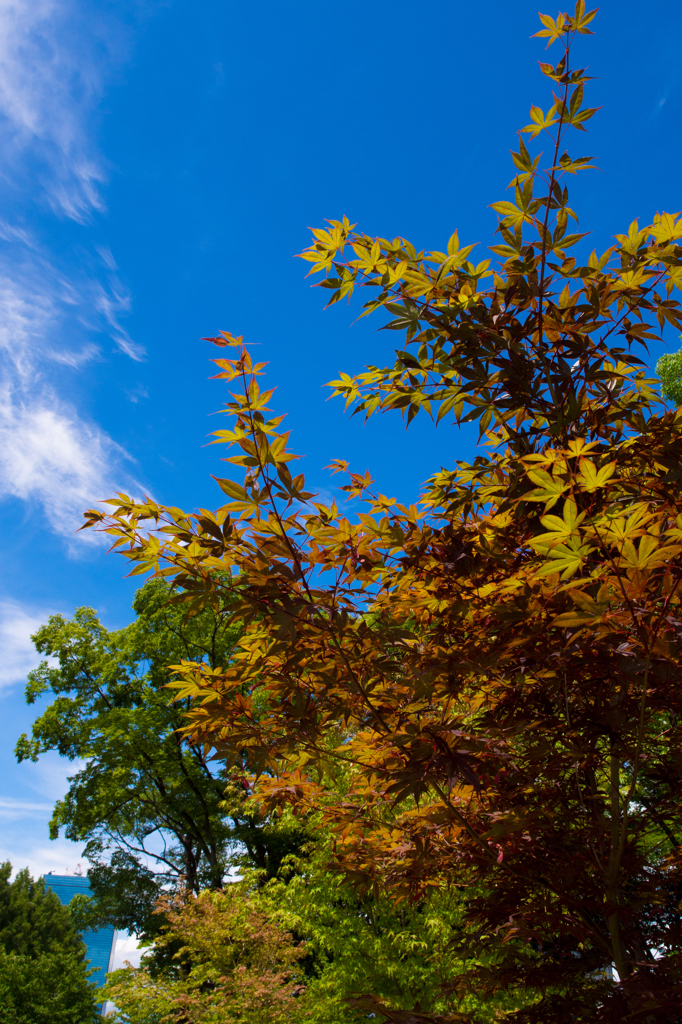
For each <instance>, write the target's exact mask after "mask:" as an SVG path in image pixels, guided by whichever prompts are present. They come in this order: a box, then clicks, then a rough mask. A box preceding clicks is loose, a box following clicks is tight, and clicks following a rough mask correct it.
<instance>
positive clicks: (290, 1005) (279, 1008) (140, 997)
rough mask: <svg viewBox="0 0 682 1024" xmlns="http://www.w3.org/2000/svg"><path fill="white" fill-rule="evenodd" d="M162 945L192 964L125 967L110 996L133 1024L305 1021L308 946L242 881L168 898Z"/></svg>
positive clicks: (282, 1023)
mask: <svg viewBox="0 0 682 1024" xmlns="http://www.w3.org/2000/svg"><path fill="white" fill-rule="evenodd" d="M158 911H159V912H160V913H162V915H163V918H164V921H165V922H166V924H165V927H164V929H163V932H162V934H161V935H160V936H159V937H158V938H157V940H156V943H157V946H160V947H163V946H168V947H170V949H171V950H173V951H174V958H175V959H176V960H177V961H180V963H181V964H182V965H184V968H185V969H184V970H180V971H176V972H169V971H165V972H159V971H150V970H149V969H148V967H147V966H146V965H145V966H143V967H142V968H141V969H139V970H134V969H132V968H127V969H126V968H124V969H123V970H121V971H117V972H115V973H114V974H113V975H111V976H110V979H109V984H108V986H107V989H106V995H107V997H108V998H109V999H111V1000H113V1001H114V1002H115V1003H116V1005H117V1006H118V1007H119V1009H120V1011H121V1013H122V1017H123V1020H125V1021H128V1022H130V1024H155V1022H156V1021H161V1020H166V1021H177V1022H178V1024H180V1022H182V1024H209V1022H211V1024H213V1022H215V1024H228V1022H233V1021H235V1022H236V1021H243V1022H244V1024H289V1022H292V1024H293V1022H295V1021H298V1020H300V1019H301V1018H300V1017H299V1014H298V1012H297V1011H298V1009H299V1006H298V1003H297V1000H296V996H297V995H299V994H301V993H302V992H303V972H302V970H301V968H300V966H299V960H300V959H301V958H302V956H303V955H304V950H303V947H302V946H301V945H300V943H298V942H296V941H295V940H294V938H293V936H292V935H291V934H290V933H289V932H287V931H286V930H285V929H284V928H282V927H281V926H279V925H278V924H277V923H276V922H275V921H273V920H272V918H271V917H269V915H268V914H267V912H266V911H265V910H264V908H263V907H262V906H261V905H260V901H259V900H258V896H257V895H256V896H254V895H252V894H251V893H249V892H248V891H247V889H246V887H245V886H244V885H243V884H242V883H234V884H233V885H231V886H229V887H228V888H227V889H225V890H224V891H223V892H209V891H205V892H203V893H201V894H200V895H199V896H193V895H190V894H187V895H186V896H185V898H184V899H178V898H176V899H175V900H172V901H171V900H168V899H163V900H162V901H161V902H160V903H159V906H158Z"/></svg>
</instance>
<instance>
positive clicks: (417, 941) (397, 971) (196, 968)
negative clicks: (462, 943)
mask: <svg viewBox="0 0 682 1024" xmlns="http://www.w3.org/2000/svg"><path fill="white" fill-rule="evenodd" d="M287 817H288V815H286V814H285V816H284V821H283V822H282V825H283V826H284V827H286V818H287ZM310 832H311V834H315V835H316V836H317V838H316V839H315V840H313V841H309V842H308V843H306V845H305V850H304V852H303V853H301V854H300V855H298V856H295V857H290V858H288V859H287V861H286V863H285V864H284V865H283V866H282V869H281V870H280V873H279V875H278V877H276V878H274V879H270V880H269V881H265V880H264V878H263V876H262V874H260V873H257V872H256V873H254V872H253V871H247V872H246V873H245V875H244V876H243V877H242V879H241V880H240V881H239V882H235V883H232V884H231V885H230V886H229V888H228V889H226V890H225V891H224V892H223V893H210V892H204V893H202V894H201V895H200V896H199V897H198V898H196V897H192V896H189V897H186V898H185V899H184V900H182V899H177V898H176V900H175V901H174V904H173V906H172V907H170V908H169V907H168V903H167V902H163V903H162V904H161V905H160V906H159V912H160V913H163V915H164V919H165V921H166V925H165V927H164V929H163V932H162V935H161V936H160V937H159V938H157V940H156V945H157V946H161V947H163V946H164V945H165V946H167V947H170V948H172V949H173V951H174V957H173V960H172V961H170V960H169V958H167V957H166V958H163V957H160V956H159V955H158V951H157V950H153V951H152V955H151V956H150V955H149V954H148V955H147V956H146V957H145V958H144V959H143V964H142V966H141V967H140V968H139V969H133V968H131V967H128V968H125V969H123V970H121V971H118V972H116V974H115V975H113V976H112V977H111V979H110V984H109V988H108V990H107V994H108V997H109V998H110V999H111V1000H113V1001H114V1002H115V1003H116V1005H117V1006H118V1007H119V1010H120V1011H121V1015H122V1019H123V1020H125V1021H130V1024H155V1022H156V1021H158V1020H159V1019H161V1018H162V1017H163V1016H164V1014H165V1015H167V1017H168V1019H169V1020H170V1021H173V1020H178V1021H180V1020H182V1021H185V1020H191V1021H192V1022H196V1024H203V1022H208V1021H216V1022H221V1024H228V1022H229V1024H231V1022H233V1021H236V1020H239V1021H244V1024H257V1022H260V1021H268V1022H269V1021H273V1022H275V1021H279V1020H284V1021H291V1022H292V1024H361V1022H362V1021H365V1020H367V1018H368V1014H370V1013H371V1012H372V1010H373V1008H374V1005H375V999H376V997H378V998H379V999H381V998H387V999H390V1000H391V1002H392V1004H393V1005H394V1006H396V1007H399V1008H404V1009H410V1010H411V1009H412V1008H413V1007H414V1006H415V1003H416V1004H417V1005H418V1006H419V1007H421V1009H422V1011H424V1012H429V1011H430V1012H438V1013H443V1012H445V1011H447V1010H453V1009H454V1008H455V1002H456V1001H458V1000H455V998H454V997H453V996H452V995H450V996H448V995H447V994H445V993H444V992H443V983H444V982H446V981H447V979H448V978H449V977H450V976H451V974H452V973H453V968H454V969H457V968H459V969H461V967H462V966H463V965H462V963H461V962H459V961H458V959H457V951H456V950H455V948H454V947H453V944H452V936H453V934H456V933H457V931H458V930H459V929H461V927H462V917H463V914H462V910H463V903H464V901H465V899H467V898H468V897H466V896H465V895H463V894H462V893H461V892H458V891H457V890H456V889H453V890H452V891H451V892H450V893H448V894H446V893H440V892H438V893H433V894H432V895H431V896H430V897H427V898H424V899H423V900H421V901H420V903H419V904H418V905H415V906H409V905H407V904H403V905H401V906H400V907H395V906H393V905H392V903H391V901H390V900H387V899H386V898H385V897H378V898H377V896H375V895H374V894H365V895H363V894H361V893H358V892H357V891H356V890H355V889H354V888H353V887H352V886H350V885H348V884H347V883H346V882H344V880H343V879H342V878H341V877H340V876H339V875H337V874H333V873H330V872H329V871H328V869H327V866H328V862H329V858H330V855H331V850H330V849H329V845H328V843H327V842H324V841H322V840H321V839H320V837H319V829H318V828H317V827H312V823H311V829H310ZM160 960H162V961H163V963H164V968H163V969H162V970H158V969H157V967H156V964H157V963H158V962H159V961H160ZM368 992H372V993H376V997H375V999H374V1000H373V999H368V998H367V997H366V996H365V997H363V994H364V993H368ZM465 1002H466V1005H467V1006H469V1007H474V1006H479V1008H480V1010H481V1013H482V1019H484V1020H486V1021H488V1020H489V1021H491V1022H492V1021H494V1020H495V1019H496V1017H495V1012H496V1011H497V1010H500V1009H502V1008H503V1007H504V1006H505V1005H507V1006H512V1005H514V1004H513V1000H510V999H505V998H493V999H491V1000H488V1001H487V1003H486V1005H485V1006H480V1004H479V1001H478V1000H477V998H476V996H475V994H472V995H470V996H469V997H468V999H467V1000H466V1001H465Z"/></svg>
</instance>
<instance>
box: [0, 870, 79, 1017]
mask: <svg viewBox="0 0 682 1024" xmlns="http://www.w3.org/2000/svg"><path fill="white" fill-rule="evenodd" d="M11 874H12V865H11V864H10V863H9V862H5V863H4V864H2V865H0V1024H91V1022H94V1020H95V1019H96V1018H97V1012H96V1006H95V990H94V987H93V986H92V985H91V984H90V983H89V982H88V970H87V963H86V961H85V946H84V944H83V942H82V941H81V938H80V936H79V935H78V934H77V932H76V931H75V929H74V927H73V924H72V922H71V918H70V916H69V911H68V909H67V908H66V907H64V906H62V904H61V902H60V900H59V898H58V897H57V896H56V895H55V893H53V892H52V891H51V890H50V889H49V888H48V889H46V887H45V884H44V882H43V880H42V879H39V880H38V881H37V882H35V881H34V880H33V879H32V878H31V876H30V874H29V872H28V870H26V869H25V870H23V871H18V872H17V874H16V876H15V878H14V879H12V880H10V879H11Z"/></svg>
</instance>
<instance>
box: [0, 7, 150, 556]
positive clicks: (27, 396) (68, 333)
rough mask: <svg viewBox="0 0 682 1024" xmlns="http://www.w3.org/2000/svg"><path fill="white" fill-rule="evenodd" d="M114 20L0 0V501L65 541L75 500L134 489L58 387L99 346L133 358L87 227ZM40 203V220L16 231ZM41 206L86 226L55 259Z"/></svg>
mask: <svg viewBox="0 0 682 1024" xmlns="http://www.w3.org/2000/svg"><path fill="white" fill-rule="evenodd" d="M116 17H117V15H116V13H115V8H113V9H112V8H110V9H109V10H107V11H106V12H104V11H103V10H102V9H100V8H99V7H98V6H97V5H91V4H86V3H82V2H80V0H0V194H4V195H5V197H6V198H7V199H9V200H10V201H11V205H12V207H13V208H14V209H15V210H18V211H19V213H18V215H17V223H10V222H9V221H7V220H4V221H3V220H0V498H3V497H4V498H7V497H14V498H19V499H21V500H22V501H25V502H27V503H29V504H31V505H35V504H38V505H41V506H42V508H43V510H44V512H45V514H46V516H47V519H48V522H49V524H50V527H51V528H52V529H53V530H54V531H55V532H57V533H61V534H65V535H72V534H73V531H74V529H75V528H76V527H77V526H78V525H80V522H81V519H80V514H81V512H82V510H83V509H84V508H86V507H89V506H92V504H93V503H94V502H95V501H96V500H98V499H100V498H101V497H103V496H105V495H106V494H109V493H111V492H112V491H114V490H116V489H119V488H121V487H124V488H126V489H134V486H133V482H132V481H131V480H130V462H129V460H128V457H127V455H126V453H125V451H124V450H123V449H122V448H121V446H120V445H118V444H116V442H115V441H114V440H113V438H111V437H110V436H108V434H107V433H106V431H104V430H102V429H101V428H100V427H99V426H98V425H97V424H96V423H94V422H92V420H91V419H90V418H88V417H84V416H83V415H82V414H81V413H80V412H79V410H78V408H77V407H76V406H75V405H74V402H73V396H72V395H71V394H70V395H69V397H68V398H67V397H65V394H64V391H63V388H64V373H65V371H66V372H68V371H69V370H71V371H73V372H81V371H83V369H84V368H85V367H88V366H89V365H91V364H94V363H97V362H99V361H102V360H103V359H106V358H107V356H110V355H111V353H112V350H113V351H115V350H119V351H120V352H123V353H124V354H125V355H126V356H128V357H129V358H131V359H133V360H135V361H140V360H141V359H143V357H144V349H143V348H142V346H140V345H139V344H138V343H137V342H136V341H135V340H134V339H133V338H132V337H131V335H130V333H129V331H128V330H127V328H126V326H125V318H126V316H127V315H128V314H129V313H130V311H131V298H130V295H129V292H128V290H127V288H126V286H125V283H124V282H123V281H122V280H121V275H120V274H119V272H118V268H117V265H116V261H115V259H114V256H113V254H112V252H111V249H110V247H109V246H108V245H107V244H106V243H105V242H103V241H102V240H101V239H99V240H98V239H97V238H96V237H93V229H92V224H93V215H94V214H96V213H97V212H98V211H101V210H102V209H103V206H104V202H103V198H102V192H101V188H102V185H103V184H104V182H105V179H106V160H105V159H104V157H103V156H102V155H101V154H100V152H99V150H98V148H97V144H96V132H95V131H93V123H94V122H93V117H94V115H95V113H96V109H97V105H98V103H99V101H100V99H101V96H102V94H103V90H104V88H105V86H106V81H107V78H108V77H109V75H110V73H111V71H112V70H113V68H114V67H115V66H116V64H117V63H120V61H121V59H122V58H123V56H124V54H125V49H126V45H127V43H126V39H125V32H124V31H123V29H122V28H121V24H120V23H118V22H117V21H116ZM22 204H23V206H22ZM22 208H23V209H24V211H25V216H24V217H22V216H21V210H22ZM40 209H42V211H43V212H42V214H40V217H41V218H42V228H41V226H38V227H32V228H30V229H29V228H28V227H27V226H26V224H25V223H24V222H25V221H28V222H33V221H35V220H36V217H35V214H36V210H40ZM50 211H52V212H50ZM54 214H57V216H58V218H59V219H60V220H62V222H63V220H64V218H68V219H70V220H72V221H75V222H77V223H78V224H82V225H88V226H87V227H86V226H84V227H80V228H78V227H75V226H74V227H72V228H70V229H69V230H70V231H72V232H73V231H76V232H78V233H81V232H83V233H84V234H85V236H86V237H84V238H82V240H81V241H80V242H79V241H77V242H76V245H75V247H70V248H68V247H67V249H66V250H64V248H60V252H59V255H57V254H56V253H55V252H54V251H51V249H50V246H49V245H48V244H47V243H46V242H45V237H46V235H47V236H49V234H50V223H49V222H52V226H54V224H55V223H56V222H55V218H54ZM45 218H47V221H46V220H45ZM39 220H40V218H39ZM44 228H47V231H46V230H44ZM86 238H87V241H86ZM80 536H81V537H84V538H85V539H87V540H92V539H93V538H91V537H90V536H89V534H85V535H80Z"/></svg>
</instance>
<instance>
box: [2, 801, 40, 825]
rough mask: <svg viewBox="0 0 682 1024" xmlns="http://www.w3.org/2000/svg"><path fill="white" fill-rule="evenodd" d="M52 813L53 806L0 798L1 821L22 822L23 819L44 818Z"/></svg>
mask: <svg viewBox="0 0 682 1024" xmlns="http://www.w3.org/2000/svg"><path fill="white" fill-rule="evenodd" d="M51 811H52V804H37V803H32V802H31V801H30V800H14V799H13V798H12V797H9V796H5V797H0V821H20V820H21V819H22V818H44V817H45V815H46V814H50V813H51Z"/></svg>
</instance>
